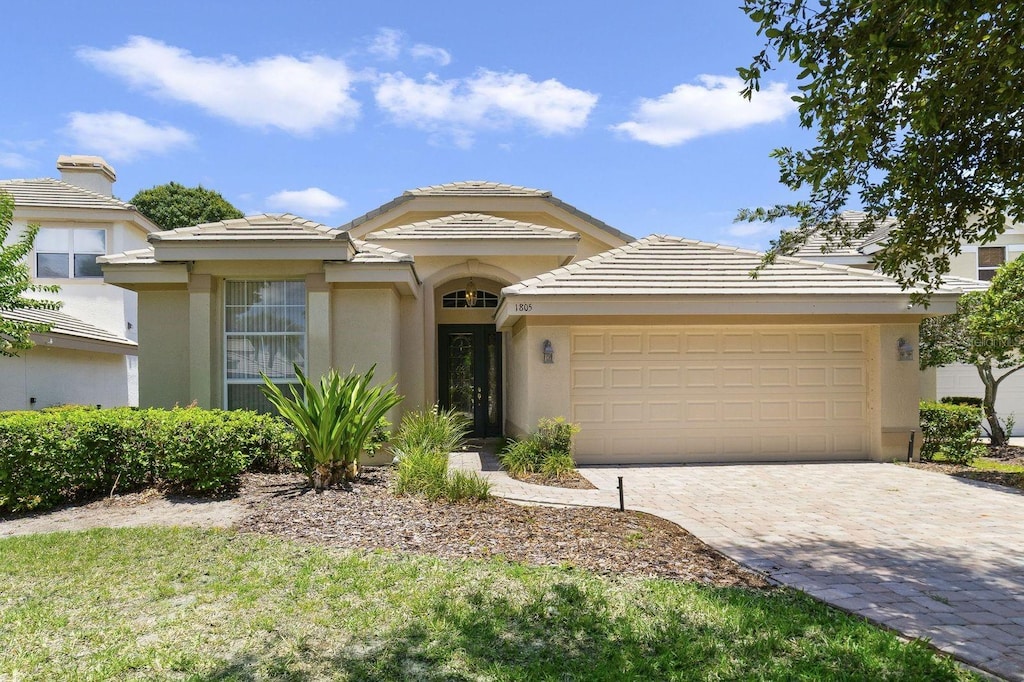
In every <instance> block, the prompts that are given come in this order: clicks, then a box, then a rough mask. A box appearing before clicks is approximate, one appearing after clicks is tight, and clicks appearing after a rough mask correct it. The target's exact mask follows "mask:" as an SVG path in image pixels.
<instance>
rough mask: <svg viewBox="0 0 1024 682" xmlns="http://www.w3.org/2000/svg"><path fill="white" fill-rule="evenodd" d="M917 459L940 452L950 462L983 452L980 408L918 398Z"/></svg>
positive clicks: (967, 461)
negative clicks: (919, 441)
mask: <svg viewBox="0 0 1024 682" xmlns="http://www.w3.org/2000/svg"><path fill="white" fill-rule="evenodd" d="M920 409H921V435H922V441H923V442H922V443H921V459H922V460H925V461H931V460H932V459H934V457H935V455H937V454H942V455H943V456H944V457H946V459H948V460H949V461H951V462H953V463H954V464H970V463H971V462H973V461H974V459H975V458H976V457H980V456H981V455H983V454H985V446H984V445H982V444H981V443H980V442H979V438H980V436H981V428H980V426H979V424H980V423H981V409H979V408H977V407H972V406H970V405H952V404H945V403H934V402H922V403H921V406H920Z"/></svg>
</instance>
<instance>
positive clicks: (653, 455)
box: [570, 327, 870, 463]
mask: <svg viewBox="0 0 1024 682" xmlns="http://www.w3.org/2000/svg"><path fill="white" fill-rule="evenodd" d="M571 338H572V342H571V344H572V347H571V356H572V357H571V367H570V372H571V382H572V419H573V421H575V422H577V423H579V424H580V426H581V427H582V430H581V432H580V434H579V436H578V437H577V441H576V451H577V455H578V456H579V458H580V460H581V461H583V462H589V463H597V462H630V461H632V462H641V461H642V462H658V461H665V462H670V461H671V462H680V461H689V462H714V461H752V460H759V461H770V460H775V461H784V460H792V459H803V460H808V459H863V458H866V457H867V453H868V452H869V446H870V443H869V424H868V422H869V419H868V400H867V397H868V396H867V392H868V388H867V387H868V371H867V350H868V343H867V336H866V333H865V331H864V329H863V328H859V327H834V328H833V327H829V328H816V329H814V330H813V331H792V330H791V329H788V328H785V327H743V328H737V327H721V328H706V327H700V328H696V327H686V328H683V327H680V328H675V327H658V328H650V329H646V330H644V331H637V330H636V329H635V328H633V329H625V328H603V329H595V328H588V327H576V328H573V330H572V332H571Z"/></svg>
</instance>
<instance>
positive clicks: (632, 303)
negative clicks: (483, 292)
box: [495, 292, 960, 329]
mask: <svg viewBox="0 0 1024 682" xmlns="http://www.w3.org/2000/svg"><path fill="white" fill-rule="evenodd" d="M503 293H504V292H503ZM959 296H960V294H959V293H956V294H954V293H942V294H932V297H931V304H930V306H929V307H928V308H927V310H926V309H925V308H924V307H923V306H919V305H914V304H913V303H912V302H911V300H910V294H909V293H906V292H900V293H897V294H875V295H871V294H862V295H852V294H833V295H807V294H804V295H793V296H787V295H774V296H772V295H754V296H751V295H715V294H707V295H703V294H701V295H684V294H677V295H657V294H650V295H630V294H619V295H605V296H589V295H586V296H585V295H580V294H576V295H573V294H561V295H557V294H514V293H513V294H506V295H505V296H503V298H502V301H501V303H500V304H499V306H498V310H497V312H496V313H495V322H496V324H497V325H498V327H499V328H500V329H508V328H510V327H511V326H512V325H514V324H515V323H516V322H517V321H518V320H519V319H520V318H525V317H529V318H532V317H548V316H559V317H566V316H569V317H571V316H579V315H589V316H612V317H617V316H636V315H654V316H657V315H675V316H678V315H701V316H724V315H729V316H733V315H763V316H773V315H807V316H814V315H901V316H907V317H910V318H912V319H914V320H918V319H920V318H921V317H924V316H928V315H946V314H950V313H953V312H956V301H957V299H958V298H959Z"/></svg>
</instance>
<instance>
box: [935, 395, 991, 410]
mask: <svg viewBox="0 0 1024 682" xmlns="http://www.w3.org/2000/svg"><path fill="white" fill-rule="evenodd" d="M939 402H940V403H942V404H943V405H970V406H971V407H982V405H983V404H984V402H985V401H984V400H982V399H981V398H972V397H971V396H963V395H947V396H946V397H945V398H940V399H939Z"/></svg>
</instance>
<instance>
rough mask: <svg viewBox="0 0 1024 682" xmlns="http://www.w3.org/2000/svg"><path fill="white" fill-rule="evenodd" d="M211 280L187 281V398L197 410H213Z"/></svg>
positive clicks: (198, 277) (196, 278)
mask: <svg viewBox="0 0 1024 682" xmlns="http://www.w3.org/2000/svg"><path fill="white" fill-rule="evenodd" d="M212 316H213V277H211V276H210V275H195V274H194V275H192V276H191V277H189V281H188V368H189V395H190V396H191V398H192V400H195V401H196V403H197V404H198V405H199V407H205V408H210V407H213V404H212V403H213V394H212V388H213V383H212V382H213V344H214V338H213V325H212V324H211V322H212Z"/></svg>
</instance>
